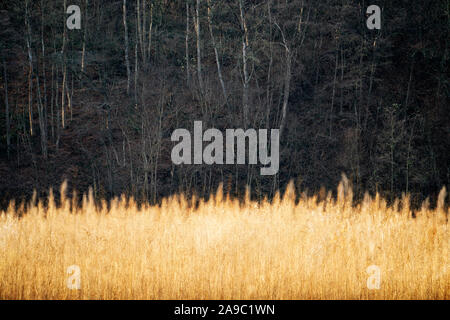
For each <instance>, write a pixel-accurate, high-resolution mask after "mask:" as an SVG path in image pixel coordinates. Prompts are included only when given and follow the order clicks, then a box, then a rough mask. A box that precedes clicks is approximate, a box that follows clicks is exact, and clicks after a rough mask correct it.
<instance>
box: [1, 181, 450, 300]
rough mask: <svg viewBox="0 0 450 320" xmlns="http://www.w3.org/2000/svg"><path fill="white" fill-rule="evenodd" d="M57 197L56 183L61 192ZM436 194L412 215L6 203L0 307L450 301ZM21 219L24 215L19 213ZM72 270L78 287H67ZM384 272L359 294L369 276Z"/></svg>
mask: <svg viewBox="0 0 450 320" xmlns="http://www.w3.org/2000/svg"><path fill="white" fill-rule="evenodd" d="M62 194H65V186H63V187H62ZM445 196H446V194H445V191H443V192H441V199H440V202H439V204H438V206H437V208H436V209H429V208H428V207H427V206H424V207H423V208H422V210H421V211H419V212H416V215H417V217H416V218H412V213H411V211H410V209H409V200H408V198H407V197H405V198H404V199H403V201H400V203H398V204H396V205H395V206H393V207H387V205H386V201H385V200H383V199H381V198H380V197H379V196H378V195H377V196H376V197H374V198H371V197H369V196H366V198H365V200H364V201H363V202H362V203H361V204H359V205H356V206H352V205H351V203H352V196H351V190H350V189H349V188H347V187H346V186H345V183H343V184H341V185H340V187H339V188H338V200H334V199H333V198H332V197H331V196H328V197H327V198H326V199H321V200H320V201H318V198H317V196H315V197H309V198H306V197H302V198H301V199H300V200H299V201H297V202H296V201H295V191H294V190H293V187H292V185H290V186H289V187H288V189H287V191H286V193H285V194H284V195H283V196H282V197H281V198H280V196H277V197H275V199H274V200H273V201H272V202H267V201H265V202H263V203H257V202H253V201H250V200H248V199H247V200H246V201H245V202H244V203H240V202H239V201H238V200H233V199H229V198H228V197H225V196H223V194H222V191H221V189H219V190H218V191H217V194H216V195H215V197H212V198H211V199H210V200H209V201H201V200H200V201H199V204H198V206H192V205H191V204H192V203H191V201H187V200H186V199H185V198H184V197H183V196H176V197H171V198H169V199H166V200H164V201H163V203H162V205H161V206H142V207H141V208H139V209H138V207H137V205H136V203H135V202H134V201H133V199H125V198H121V199H115V200H113V201H112V203H111V205H110V208H109V209H108V206H106V202H103V205H96V204H95V203H94V201H93V198H92V196H91V197H89V196H85V197H84V200H83V203H82V205H81V206H77V205H76V203H74V202H72V200H71V199H65V198H64V197H63V199H61V204H60V205H58V206H57V205H56V204H55V201H54V199H53V198H52V196H51V197H50V199H49V203H48V206H47V205H46V206H44V205H43V204H42V202H38V203H37V204H36V203H35V204H25V205H24V207H23V211H24V212H25V213H24V214H22V215H21V217H18V214H17V211H16V209H14V208H15V206H14V204H13V203H12V204H11V205H10V207H9V209H8V210H7V211H6V212H3V213H1V212H0V213H1V215H0V216H1V217H0V299H449V298H450V268H449V258H448V257H449V247H450V241H449V240H450V237H449V224H448V223H447V222H446V215H447V214H448V212H445V211H444V201H445ZM18 211H22V210H20V209H19V210H18ZM72 265H76V266H79V268H80V270H81V289H80V290H70V289H68V287H67V279H68V277H69V276H70V275H69V274H67V268H68V267H69V266H72ZM371 265H376V266H378V267H379V268H380V271H381V282H380V288H379V289H378V290H377V289H373V290H370V289H368V287H367V279H368V278H369V276H370V275H369V274H368V273H367V271H366V270H367V268H368V267H369V266H371Z"/></svg>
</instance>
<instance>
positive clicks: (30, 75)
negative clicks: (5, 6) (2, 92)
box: [25, 0, 33, 136]
mask: <svg viewBox="0 0 450 320" xmlns="http://www.w3.org/2000/svg"><path fill="white" fill-rule="evenodd" d="M28 4H29V3H28V0H27V1H25V24H26V28H27V35H26V42H27V49H28V65H29V73H28V120H29V124H30V135H31V136H32V135H33V55H32V53H31V29H30V20H29V17H28Z"/></svg>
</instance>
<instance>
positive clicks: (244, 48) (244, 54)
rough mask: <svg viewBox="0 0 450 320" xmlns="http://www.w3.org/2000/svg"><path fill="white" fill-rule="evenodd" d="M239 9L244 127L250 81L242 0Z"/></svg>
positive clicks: (246, 31) (246, 33)
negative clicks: (241, 35)
mask: <svg viewBox="0 0 450 320" xmlns="http://www.w3.org/2000/svg"><path fill="white" fill-rule="evenodd" d="M239 11H240V18H241V28H242V31H243V37H242V64H243V72H244V83H243V91H242V108H243V112H244V127H245V128H246V127H247V125H248V122H249V119H248V118H249V94H248V88H249V83H250V76H249V74H248V63H247V48H248V28H247V23H246V21H245V14H244V4H243V3H242V0H239Z"/></svg>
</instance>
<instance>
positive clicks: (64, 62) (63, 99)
mask: <svg viewBox="0 0 450 320" xmlns="http://www.w3.org/2000/svg"><path fill="white" fill-rule="evenodd" d="M66 11H67V0H64V14H66ZM66 38H67V28H66V25H65V23H64V32H63V44H62V49H61V57H62V63H63V80H62V85H61V125H62V128H63V129H64V128H65V103H66V96H65V93H66V92H65V90H66V79H67V66H66Z"/></svg>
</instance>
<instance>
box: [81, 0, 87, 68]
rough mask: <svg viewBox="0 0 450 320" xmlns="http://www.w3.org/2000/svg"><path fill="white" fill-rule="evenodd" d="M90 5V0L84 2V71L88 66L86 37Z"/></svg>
mask: <svg viewBox="0 0 450 320" xmlns="http://www.w3.org/2000/svg"><path fill="white" fill-rule="evenodd" d="M88 7H89V0H85V3H84V32H83V51H82V53H81V72H84V69H85V67H86V61H85V59H86V38H87V29H88V25H87V22H88Z"/></svg>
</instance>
